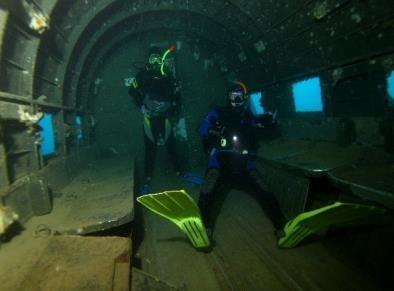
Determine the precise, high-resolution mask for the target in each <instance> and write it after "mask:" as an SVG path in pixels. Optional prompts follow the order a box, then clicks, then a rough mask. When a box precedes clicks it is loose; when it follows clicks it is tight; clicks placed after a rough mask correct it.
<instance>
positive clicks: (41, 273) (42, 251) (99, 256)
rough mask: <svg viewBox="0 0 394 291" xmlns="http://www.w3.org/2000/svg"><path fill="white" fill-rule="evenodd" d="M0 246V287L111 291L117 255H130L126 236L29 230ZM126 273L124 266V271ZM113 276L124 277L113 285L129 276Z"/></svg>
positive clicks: (123, 284)
mask: <svg viewBox="0 0 394 291" xmlns="http://www.w3.org/2000/svg"><path fill="white" fill-rule="evenodd" d="M2 247H3V248H2V249H1V251H0V282H1V284H2V286H1V288H2V290H86V289H88V290H115V289H113V287H114V286H115V284H114V281H113V280H114V274H115V273H114V272H115V269H116V268H115V266H116V261H117V258H119V257H120V256H126V255H127V256H128V257H130V252H131V242H130V239H128V238H120V237H79V236H53V237H45V238H34V237H33V236H32V233H31V229H30V230H27V231H26V232H25V234H23V235H21V236H20V237H18V239H17V240H16V241H14V242H13V243H9V244H7V245H4V246H2ZM124 264H126V265H127V262H124ZM126 265H123V266H122V269H123V270H122V272H123V273H126V268H127V266H126ZM129 272H130V270H129V269H128V270H127V274H129ZM115 278H117V279H119V280H120V279H122V280H125V281H124V282H120V281H117V283H116V286H127V284H128V282H129V276H127V277H126V276H124V275H123V276H115ZM116 290H129V289H128V288H125V289H116Z"/></svg>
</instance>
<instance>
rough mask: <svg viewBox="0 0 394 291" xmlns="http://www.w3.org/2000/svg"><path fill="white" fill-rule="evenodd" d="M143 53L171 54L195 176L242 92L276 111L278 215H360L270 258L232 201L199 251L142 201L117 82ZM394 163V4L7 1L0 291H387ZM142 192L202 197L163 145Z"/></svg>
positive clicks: (392, 256)
mask: <svg viewBox="0 0 394 291" xmlns="http://www.w3.org/2000/svg"><path fill="white" fill-rule="evenodd" d="M151 46H158V47H161V48H163V49H164V50H165V49H167V48H169V47H171V46H174V47H175V50H174V51H173V52H172V53H171V54H170V55H169V57H168V58H167V59H166V63H165V66H166V69H167V70H168V71H169V72H171V73H172V74H173V75H174V76H175V77H176V79H177V80H178V82H179V85H180V93H181V101H182V112H181V114H182V117H183V118H184V120H185V129H186V133H187V136H186V137H185V138H184V139H183V140H179V141H178V146H179V148H178V152H179V154H180V155H181V156H182V157H183V159H184V161H185V164H186V165H187V168H188V171H190V172H193V173H199V174H200V175H204V171H205V168H206V165H207V156H206V154H205V153H204V151H203V149H202V142H201V136H200V133H199V126H200V123H201V121H202V120H203V118H204V117H205V115H206V114H207V112H208V111H209V110H210V109H211V108H212V107H214V106H218V105H224V104H225V95H226V87H227V84H228V83H229V82H231V81H234V80H242V81H243V82H245V83H246V84H247V86H248V90H249V92H250V102H256V100H257V103H256V104H257V105H256V106H257V107H258V108H257V109H255V110H260V111H261V110H264V111H271V112H274V111H276V112H277V117H278V120H279V130H278V131H276V132H275V133H269V134H267V135H264V136H261V140H260V141H259V148H258V151H257V167H258V169H260V170H261V172H262V173H263V174H264V177H265V179H266V182H267V184H268V186H269V187H270V191H271V192H272V193H273V194H274V196H275V197H276V198H277V199H278V201H279V205H280V207H281V209H282V211H283V212H284V214H285V216H286V218H287V219H288V220H291V219H293V218H294V217H297V215H299V214H301V213H304V212H308V211H313V210H316V209H321V208H322V207H325V206H328V205H332V204H333V203H335V202H338V201H339V202H342V203H349V205H350V204H351V205H356V206H354V207H355V208H357V211H358V212H357V213H358V214H359V216H358V217H357V218H358V219H357V220H355V221H352V223H348V221H345V222H344V223H341V222H342V221H339V219H338V221H337V222H338V223H336V224H334V225H331V224H330V225H327V226H325V227H323V228H322V229H319V230H318V231H316V233H314V234H313V235H312V236H310V237H309V238H307V239H305V240H304V241H303V242H301V243H300V245H298V246H296V247H294V248H289V249H281V248H278V246H277V242H276V238H275V236H274V235H273V229H272V225H271V224H270V222H269V220H268V219H267V218H266V216H265V215H264V212H263V211H262V210H261V208H260V207H259V206H258V205H257V204H256V202H255V200H254V198H253V197H252V196H250V195H247V194H245V193H243V192H242V191H239V190H237V189H233V190H231V191H230V192H229V193H228V195H227V196H226V197H223V201H222V203H221V206H220V212H219V213H218V217H217V222H216V227H215V240H216V245H215V247H214V248H213V250H212V251H211V252H209V253H203V252H198V251H196V250H195V249H194V248H193V247H192V246H191V245H190V243H189V242H188V241H187V239H186V237H185V236H184V234H183V233H182V232H181V231H179V229H177V228H176V226H174V225H173V224H171V223H170V222H168V221H166V220H164V219H161V218H159V217H158V216H154V215H153V214H152V213H151V212H149V211H148V210H146V209H144V208H142V206H141V205H140V204H137V202H136V200H135V199H136V197H137V196H138V194H139V187H140V186H141V183H142V169H143V166H144V160H143V156H144V145H143V139H144V137H143V129H142V119H143V117H142V114H141V113H140V111H139V108H137V106H136V105H135V104H134V103H133V101H132V100H131V97H130V96H129V95H128V86H129V85H128V83H127V80H129V78H132V77H134V76H135V75H136V74H137V72H138V70H139V69H141V68H142V67H144V65H145V64H146V62H147V58H148V52H149V48H150V47H151ZM305 88H309V89H305ZM305 90H306V91H308V90H309V91H308V92H312V93H305V92H306V91H305ZM307 94H312V95H313V98H317V99H316V100H315V102H314V103H313V104H304V100H305V98H306V97H305V96H307ZM312 95H311V96H312ZM253 104H254V103H253ZM256 114H258V113H256ZM393 154H394V1H392V0H292V1H288V0H264V1H262V0H253V1H252V0H164V1H160V0H0V289H1V290H82V289H83V290H130V289H131V290H392V289H391V288H392V278H393V276H394V267H393V264H392V262H393V261H394V228H393V209H394V155H393ZM152 189H153V191H154V192H162V191H165V190H173V189H186V190H187V191H188V193H189V194H190V195H191V196H192V197H193V198H194V199H198V195H199V191H200V186H198V185H191V184H188V183H186V182H185V181H184V180H182V179H180V178H179V177H177V176H176V175H175V173H174V169H173V168H172V165H171V163H170V161H169V158H168V155H167V153H166V151H165V150H164V148H163V150H162V148H159V149H158V153H157V160H156V163H155V172H154V176H153V181H152ZM355 208H354V209H355ZM354 209H353V210H354ZM353 210H352V211H353ZM346 215H347V212H346V211H344V212H343V213H340V214H338V217H342V216H343V217H346Z"/></svg>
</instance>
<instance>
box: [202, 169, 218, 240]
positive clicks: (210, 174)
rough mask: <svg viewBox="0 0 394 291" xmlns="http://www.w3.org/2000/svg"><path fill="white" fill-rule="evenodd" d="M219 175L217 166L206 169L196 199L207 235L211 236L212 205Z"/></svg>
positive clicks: (212, 222)
mask: <svg viewBox="0 0 394 291" xmlns="http://www.w3.org/2000/svg"><path fill="white" fill-rule="evenodd" d="M219 177H220V171H219V169H218V168H210V169H208V170H207V172H206V174H205V181H204V184H203V185H202V188H201V192H200V197H199V199H198V207H199V208H200V211H201V216H202V219H203V221H204V225H205V227H206V229H207V232H208V235H209V236H212V229H213V224H214V221H213V215H212V206H213V202H214V196H215V191H216V189H217V186H218V181H219Z"/></svg>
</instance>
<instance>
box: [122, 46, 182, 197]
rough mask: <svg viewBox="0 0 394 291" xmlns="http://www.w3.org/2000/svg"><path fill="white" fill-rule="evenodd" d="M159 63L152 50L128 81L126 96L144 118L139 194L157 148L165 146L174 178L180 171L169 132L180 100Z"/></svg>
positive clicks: (160, 59)
mask: <svg viewBox="0 0 394 291" xmlns="http://www.w3.org/2000/svg"><path fill="white" fill-rule="evenodd" d="M171 49H173V48H171ZM169 51H170V50H169ZM163 62H164V57H162V56H161V50H160V48H158V47H152V48H151V49H150V52H149V61H148V64H147V65H146V66H145V68H144V69H142V70H141V71H140V72H138V74H137V76H136V77H135V78H134V79H132V81H131V84H130V87H129V95H130V96H131V97H132V99H133V101H134V103H135V104H136V105H137V106H138V107H139V108H140V110H141V112H142V114H143V116H144V122H143V129H144V143H145V173H144V174H145V179H144V186H143V189H142V190H141V191H142V192H147V191H148V190H147V189H148V188H149V184H150V181H151V179H152V174H153V168H154V160H155V154H156V149H157V146H165V147H166V149H167V151H168V152H169V154H170V157H171V160H172V163H173V165H174V168H175V171H176V173H177V175H180V173H181V171H182V169H181V166H182V165H181V162H180V161H179V158H178V155H177V149H176V141H175V137H174V133H173V124H175V123H176V122H177V120H178V118H179V114H180V108H181V104H180V102H181V101H180V99H181V98H180V93H179V89H178V87H177V86H176V82H175V80H174V78H172V77H171V76H170V75H167V74H165V73H164V72H163V65H162V64H163Z"/></svg>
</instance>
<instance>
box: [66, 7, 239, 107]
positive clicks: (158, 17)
mask: <svg viewBox="0 0 394 291" xmlns="http://www.w3.org/2000/svg"><path fill="white" fill-rule="evenodd" d="M188 16H189V17H186V16H185V14H184V13H183V12H182V11H176V12H175V11H173V12H171V13H162V12H150V13H147V14H145V18H148V19H154V20H155V21H148V22H147V23H146V24H145V25H144V26H143V30H141V26H139V25H135V24H136V22H137V21H138V18H139V15H135V16H133V17H129V18H126V19H122V20H119V22H117V23H114V24H113V26H112V27H108V29H107V30H103V31H101V33H100V32H96V33H95V34H94V35H91V38H87V36H86V37H82V38H81V40H83V43H82V45H80V47H78V46H77V47H76V49H75V54H74V58H71V60H70V64H69V66H68V71H67V72H68V73H67V76H66V82H65V87H66V88H69V90H67V91H65V95H66V96H65V99H66V100H67V99H68V98H70V97H72V96H75V90H76V88H77V85H76V84H77V83H78V79H79V77H80V75H79V73H78V74H75V72H82V71H83V67H84V66H86V63H89V58H88V56H90V58H92V57H93V58H94V57H95V51H97V50H101V49H104V48H105V47H108V46H111V43H113V42H118V40H119V39H123V38H127V36H128V35H130V34H132V35H138V34H139V33H142V32H144V31H145V32H146V31H150V30H155V29H160V28H162V29H165V30H171V31H176V30H177V31H185V32H187V33H188V34H194V35H195V36H196V39H206V40H207V41H209V42H211V43H212V46H213V47H215V48H217V51H218V52H219V53H220V52H221V51H226V52H231V51H232V56H233V57H234V56H235V53H236V51H235V49H234V48H233V46H232V45H233V44H234V42H235V41H236V40H234V39H233V38H232V36H231V35H229V34H226V33H224V32H225V31H223V30H222V27H219V26H217V25H216V24H215V23H211V22H209V20H206V21H205V23H206V25H205V27H202V26H200V27H199V26H198V23H199V22H200V21H201V18H202V16H201V15H199V14H197V15H195V14H194V13H193V14H189V15H188ZM172 19H176V22H175V21H172V22H171V20H172ZM185 23H192V25H190V26H189V25H184V24H185ZM125 27H127V29H125ZM210 33H211V34H212V35H213V36H210ZM215 36H216V37H215ZM86 39H88V41H86ZM84 75H85V74H81V76H84ZM66 103H70V101H68V102H67V101H66ZM72 103H73V102H72Z"/></svg>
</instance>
